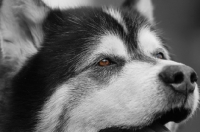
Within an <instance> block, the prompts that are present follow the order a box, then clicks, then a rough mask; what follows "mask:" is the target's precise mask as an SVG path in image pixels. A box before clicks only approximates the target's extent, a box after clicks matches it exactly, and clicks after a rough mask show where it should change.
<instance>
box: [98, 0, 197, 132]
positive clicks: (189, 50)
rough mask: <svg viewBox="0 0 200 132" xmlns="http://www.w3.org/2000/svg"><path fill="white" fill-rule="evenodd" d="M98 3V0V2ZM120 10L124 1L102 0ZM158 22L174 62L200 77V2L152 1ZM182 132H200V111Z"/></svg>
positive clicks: (180, 0)
mask: <svg viewBox="0 0 200 132" xmlns="http://www.w3.org/2000/svg"><path fill="white" fill-rule="evenodd" d="M97 1H98V0H97ZM99 2H100V3H101V2H102V3H104V4H105V3H108V4H112V5H116V6H119V5H120V3H122V2H123V0H101V1H99ZM152 2H153V4H154V16H155V21H156V23H157V26H158V27H159V29H161V31H162V33H163V36H164V38H166V39H167V42H168V45H169V46H170V47H171V48H170V51H171V53H172V55H173V59H174V60H175V61H178V62H182V63H184V64H186V65H189V66H191V67H192V68H194V69H195V70H196V72H197V74H198V75H199V77H200V0H152ZM198 84H199V85H200V79H199V81H198ZM178 132H200V110H199V109H198V111H197V112H196V113H195V115H194V116H193V118H191V119H190V120H189V121H188V122H186V123H185V124H184V125H182V126H181V127H180V130H179V131H178Z"/></svg>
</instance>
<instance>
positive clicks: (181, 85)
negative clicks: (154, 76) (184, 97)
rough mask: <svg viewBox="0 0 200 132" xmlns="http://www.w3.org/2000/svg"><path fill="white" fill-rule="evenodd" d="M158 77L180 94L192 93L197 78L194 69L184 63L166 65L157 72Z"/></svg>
mask: <svg viewBox="0 0 200 132" xmlns="http://www.w3.org/2000/svg"><path fill="white" fill-rule="evenodd" d="M159 78H160V79H161V80H162V81H163V82H164V83H165V84H167V85H170V86H171V87H172V89H173V90H175V91H176V92H179V93H182V94H188V93H193V91H194V89H195V82H197V79H198V77H197V74H196V73H195V71H194V70H193V69H192V68H191V67H188V66H185V65H174V66H166V67H164V68H163V70H162V72H161V73H160V74H159Z"/></svg>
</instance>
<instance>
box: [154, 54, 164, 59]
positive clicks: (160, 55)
mask: <svg viewBox="0 0 200 132" xmlns="http://www.w3.org/2000/svg"><path fill="white" fill-rule="evenodd" d="M156 58H158V59H165V57H164V54H163V53H162V52H159V53H157V54H156Z"/></svg>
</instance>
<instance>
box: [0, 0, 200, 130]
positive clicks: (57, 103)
mask: <svg viewBox="0 0 200 132" xmlns="http://www.w3.org/2000/svg"><path fill="white" fill-rule="evenodd" d="M145 2H146V4H147V6H146V5H145ZM86 3H87V4H86ZM70 4H71V5H70ZM148 5H149V6H148ZM150 5H151V3H150V1H147V0H140V1H136V0H127V1H125V2H124V3H123V5H122V6H121V8H119V9H115V8H112V7H96V6H93V3H92V1H89V0H43V1H41V0H3V2H2V4H1V53H2V60H1V61H2V62H1V63H2V64H3V65H4V66H5V65H9V66H13V67H14V68H13V69H15V72H12V75H13V76H14V77H13V79H12V81H11V82H12V83H11V86H9V88H10V89H11V90H10V91H11V93H10V95H9V96H8V97H9V98H8V101H9V103H8V106H9V107H8V108H7V111H6V113H4V114H3V115H5V116H4V117H3V119H2V120H3V124H2V128H1V129H2V131H3V132H113V131H116V132H119V131H123V132H125V131H126V132H128V131H130V132H133V131H146V132H148V131H153V130H154V131H157V130H156V129H157V128H156V126H157V125H155V124H160V126H164V125H165V124H166V123H168V122H170V121H173V122H176V123H179V122H181V121H185V120H187V119H188V117H191V115H192V114H193V113H194V111H195V110H196V108H197V104H198V100H199V92H198V87H197V83H196V82H197V74H196V73H195V71H194V70H193V69H192V68H190V67H188V66H186V65H184V64H182V63H178V62H175V61H172V60H170V55H169V52H168V50H167V48H166V46H165V43H164V42H163V41H162V40H163V39H162V37H161V36H160V34H159V33H157V30H156V28H155V26H154V20H153V17H152V12H151V11H152V7H151V6H150ZM12 64H13V65H12ZM153 126H155V127H153ZM166 131H167V130H166Z"/></svg>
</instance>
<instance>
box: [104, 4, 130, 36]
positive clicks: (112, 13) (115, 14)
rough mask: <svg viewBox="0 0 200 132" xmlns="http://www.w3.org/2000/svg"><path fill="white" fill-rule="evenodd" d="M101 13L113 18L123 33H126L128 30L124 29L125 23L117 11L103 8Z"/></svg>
mask: <svg viewBox="0 0 200 132" xmlns="http://www.w3.org/2000/svg"><path fill="white" fill-rule="evenodd" d="M103 11H104V12H105V13H107V14H108V15H110V16H111V17H112V18H114V19H115V20H116V21H117V22H118V24H120V25H121V26H122V28H123V30H124V32H125V33H128V29H127V27H126V23H125V21H124V19H123V17H122V14H121V12H120V11H119V10H117V9H113V8H103Z"/></svg>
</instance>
